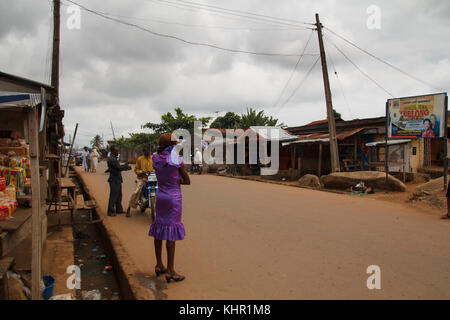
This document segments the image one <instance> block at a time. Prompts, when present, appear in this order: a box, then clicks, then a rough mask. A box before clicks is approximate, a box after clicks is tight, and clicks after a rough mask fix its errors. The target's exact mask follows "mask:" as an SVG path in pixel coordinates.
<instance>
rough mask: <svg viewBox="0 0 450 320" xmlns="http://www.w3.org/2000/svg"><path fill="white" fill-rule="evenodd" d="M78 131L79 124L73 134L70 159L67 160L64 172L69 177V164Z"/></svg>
mask: <svg viewBox="0 0 450 320" xmlns="http://www.w3.org/2000/svg"><path fill="white" fill-rule="evenodd" d="M77 130H78V123H77V124H76V126H75V132H74V134H73V139H72V143H71V144H70V151H69V157H68V158H67V164H66V171H65V172H64V176H65V177H67V170H68V169H69V163H70V159H71V158H72V149H73V143H74V142H75V138H76V136H77Z"/></svg>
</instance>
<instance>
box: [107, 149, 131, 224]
mask: <svg viewBox="0 0 450 320" xmlns="http://www.w3.org/2000/svg"><path fill="white" fill-rule="evenodd" d="M118 155H119V148H117V147H112V148H111V155H110V157H109V158H108V170H107V171H108V172H109V178H108V182H109V201H108V216H115V215H116V213H124V211H123V207H122V181H123V180H122V171H126V170H131V167H130V166H129V165H128V162H127V163H125V164H124V165H121V164H120V162H119V160H118Z"/></svg>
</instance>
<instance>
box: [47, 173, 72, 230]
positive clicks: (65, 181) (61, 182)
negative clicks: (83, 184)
mask: <svg viewBox="0 0 450 320" xmlns="http://www.w3.org/2000/svg"><path fill="white" fill-rule="evenodd" d="M56 185H57V190H58V194H57V199H55V201H54V202H52V203H50V206H49V208H48V212H51V211H50V208H51V206H52V204H54V205H55V211H56V212H57V213H58V220H59V222H58V226H59V227H61V212H62V210H61V205H62V194H63V191H64V190H67V194H66V201H64V202H66V203H67V209H68V210H69V211H70V218H71V220H72V221H73V215H74V213H75V212H76V210H77V191H76V188H77V186H76V185H75V184H74V183H73V182H72V181H71V180H70V179H69V178H56ZM56 206H57V207H56ZM65 211H66V210H65Z"/></svg>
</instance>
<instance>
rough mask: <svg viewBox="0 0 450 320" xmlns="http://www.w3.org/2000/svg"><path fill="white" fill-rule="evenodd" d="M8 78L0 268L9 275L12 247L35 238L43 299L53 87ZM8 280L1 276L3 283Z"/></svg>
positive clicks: (34, 268) (0, 144) (3, 86)
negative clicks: (46, 153)
mask: <svg viewBox="0 0 450 320" xmlns="http://www.w3.org/2000/svg"><path fill="white" fill-rule="evenodd" d="M4 75H5V74H3V73H0V170H1V175H0V269H2V271H3V272H6V271H5V270H7V269H8V267H9V266H10V264H12V263H13V262H14V261H13V257H12V256H13V252H14V249H15V248H16V247H17V246H18V245H19V244H20V243H21V242H22V241H23V240H24V239H26V238H27V237H29V236H30V234H31V240H32V248H31V257H30V258H31V283H32V284H31V288H30V289H31V298H32V299H33V300H39V299H41V293H40V282H41V279H42V251H43V246H44V244H45V240H46V235H47V216H46V213H45V199H46V197H47V180H48V170H47V166H44V165H43V164H44V162H43V161H42V159H43V158H44V157H43V154H42V150H44V148H45V135H46V133H45V131H46V114H47V107H46V106H47V101H48V98H49V93H48V91H51V90H52V88H51V87H49V86H47V85H44V84H39V83H36V82H34V81H31V80H27V79H23V78H18V77H15V76H10V77H7V78H3V76H4ZM8 76H9V75H8ZM27 91H28V92H27ZM37 92H39V93H37ZM40 142H41V144H40ZM40 147H41V148H40ZM40 150H41V151H40ZM40 158H41V161H40ZM0 273H1V272H0ZM5 278H6V277H5V275H4V274H3V275H1V274H0V282H1V281H3V284H4V283H5V281H6V279H5ZM6 282H7V281H6ZM1 289H2V287H0V290H1ZM5 290H6V289H5V288H3V293H4V291H5ZM4 294H5V293H4ZM6 295H7V292H6ZM6 298H7V297H6Z"/></svg>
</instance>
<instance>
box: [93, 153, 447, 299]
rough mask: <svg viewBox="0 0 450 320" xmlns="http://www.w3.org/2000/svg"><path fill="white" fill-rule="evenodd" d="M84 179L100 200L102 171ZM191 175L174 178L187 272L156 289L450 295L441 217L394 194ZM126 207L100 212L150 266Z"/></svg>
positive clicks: (191, 293) (169, 292)
mask: <svg viewBox="0 0 450 320" xmlns="http://www.w3.org/2000/svg"><path fill="white" fill-rule="evenodd" d="M104 165H105V163H104V162H102V163H101V164H100V169H99V170H98V171H99V172H103V169H104ZM102 168H103V169H102ZM85 179H86V180H87V183H88V186H89V188H90V190H91V191H92V192H93V193H94V195H95V197H96V199H97V201H98V202H99V205H100V206H102V207H103V208H105V209H106V203H107V197H108V186H107V182H106V180H107V176H106V174H103V173H97V174H85ZM191 179H192V185H190V186H183V187H182V190H183V222H184V224H185V227H186V230H187V236H186V239H185V240H184V241H180V242H178V243H177V249H176V270H177V271H178V272H180V273H182V274H185V275H186V280H185V281H184V282H181V283H171V284H169V285H168V286H165V285H163V282H158V283H157V285H156V287H158V288H162V289H161V290H160V292H159V293H160V294H158V295H157V297H159V298H168V299H404V298H410V299H424V298H425V299H441V298H445V299H449V298H450V223H448V222H447V221H442V220H439V219H436V216H430V215H426V214H424V213H421V212H420V211H418V210H414V209H411V208H408V207H406V206H404V205H402V204H401V203H399V204H396V203H391V202H385V201H379V200H372V199H368V198H360V197H349V196H346V195H339V194H332V193H327V192H320V191H313V190H306V189H300V188H293V187H288V186H281V185H275V184H268V183H261V182H254V181H246V180H240V179H232V178H225V177H217V176H212V175H202V176H191ZM134 180H135V178H134V173H133V172H132V171H128V172H126V173H125V174H124V184H123V190H124V201H123V203H124V208H126V205H127V200H128V199H129V195H130V193H131V190H132V189H133V188H134ZM105 211H106V210H105ZM133 214H134V216H133V217H132V218H131V219H127V218H125V217H124V216H117V217H108V218H107V219H109V220H110V222H111V225H112V226H113V228H114V229H115V232H116V233H117V234H118V236H119V238H120V242H121V244H122V245H123V246H124V247H125V249H126V251H127V252H128V253H129V255H130V256H131V258H132V259H133V261H134V263H136V265H137V266H138V269H139V270H140V271H141V272H142V273H143V274H147V275H152V274H153V267H154V265H155V259H154V253H153V239H152V238H150V237H148V236H147V233H148V229H149V223H148V220H147V218H146V217H145V216H143V215H141V214H140V213H139V212H137V211H136V212H134V213H133ZM369 265H378V266H379V267H380V268H381V290H368V289H367V286H366V281H367V278H368V277H369V274H367V273H366V269H367V267H368V266H369ZM149 286H152V287H154V286H155V284H152V283H149Z"/></svg>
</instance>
